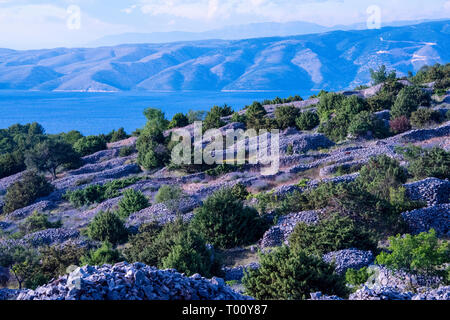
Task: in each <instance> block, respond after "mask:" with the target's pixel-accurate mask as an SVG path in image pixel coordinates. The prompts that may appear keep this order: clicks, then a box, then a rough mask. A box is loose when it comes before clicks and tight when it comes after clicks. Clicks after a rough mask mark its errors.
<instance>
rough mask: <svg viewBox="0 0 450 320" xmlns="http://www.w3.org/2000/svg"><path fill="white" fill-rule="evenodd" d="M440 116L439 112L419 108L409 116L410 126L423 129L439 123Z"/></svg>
mask: <svg viewBox="0 0 450 320" xmlns="http://www.w3.org/2000/svg"><path fill="white" fill-rule="evenodd" d="M441 120H442V116H441V113H440V112H439V111H436V110H432V109H426V108H419V109H418V110H417V111H414V112H413V113H412V114H411V119H410V121H411V124H412V125H413V126H414V127H416V128H424V127H426V126H430V125H432V124H436V123H439V122H441Z"/></svg>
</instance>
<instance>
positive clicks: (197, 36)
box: [87, 20, 436, 47]
mask: <svg viewBox="0 0 450 320" xmlns="http://www.w3.org/2000/svg"><path fill="white" fill-rule="evenodd" d="M431 21H432V20H412V21H392V22H384V23H383V27H388V26H391V27H400V26H407V25H414V24H419V23H424V22H431ZM435 21H436V20H435ZM363 29H367V24H366V23H356V24H351V25H336V26H333V27H325V26H322V25H319V24H315V23H310V22H304V21H292V22H285V23H279V22H262V23H250V24H245V25H235V26H226V27H223V28H221V29H215V30H210V31H205V32H183V31H170V32H152V33H123V34H117V35H109V36H105V37H103V38H100V39H98V40H96V41H94V42H91V43H88V44H87V46H88V47H101V46H116V45H120V44H133V43H168V42H178V41H199V40H211V39H214V40H241V39H251V38H266V37H287V36H294V35H303V34H314V33H324V32H329V31H338V30H340V31H347V30H363Z"/></svg>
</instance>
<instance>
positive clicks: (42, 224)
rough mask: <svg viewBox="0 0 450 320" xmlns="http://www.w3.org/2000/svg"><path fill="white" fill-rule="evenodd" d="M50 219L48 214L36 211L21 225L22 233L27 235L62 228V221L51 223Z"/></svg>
mask: <svg viewBox="0 0 450 320" xmlns="http://www.w3.org/2000/svg"><path fill="white" fill-rule="evenodd" d="M48 218H49V216H48V214H45V213H38V212H37V211H35V212H33V214H32V215H31V216H29V217H28V218H26V219H25V221H24V222H23V223H22V224H21V225H20V231H22V232H23V233H25V234H27V233H32V232H36V231H41V230H46V229H56V228H60V227H61V226H62V223H61V221H57V222H50V221H49V220H48Z"/></svg>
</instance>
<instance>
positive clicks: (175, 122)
mask: <svg viewBox="0 0 450 320" xmlns="http://www.w3.org/2000/svg"><path fill="white" fill-rule="evenodd" d="M188 124H189V119H188V117H186V116H185V115H184V114H183V113H176V114H175V115H174V116H173V118H172V121H170V123H169V126H168V129H173V128H182V127H185V126H187V125H188Z"/></svg>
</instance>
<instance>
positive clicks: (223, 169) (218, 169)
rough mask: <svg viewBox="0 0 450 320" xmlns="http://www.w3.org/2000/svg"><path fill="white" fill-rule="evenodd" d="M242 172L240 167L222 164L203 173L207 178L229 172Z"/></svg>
mask: <svg viewBox="0 0 450 320" xmlns="http://www.w3.org/2000/svg"><path fill="white" fill-rule="evenodd" d="M236 171H242V166H241V165H233V164H226V163H222V164H219V165H217V166H215V167H213V168H211V169H208V170H206V171H205V173H206V174H207V175H208V176H211V177H219V176H222V175H224V174H227V173H230V172H236Z"/></svg>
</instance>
